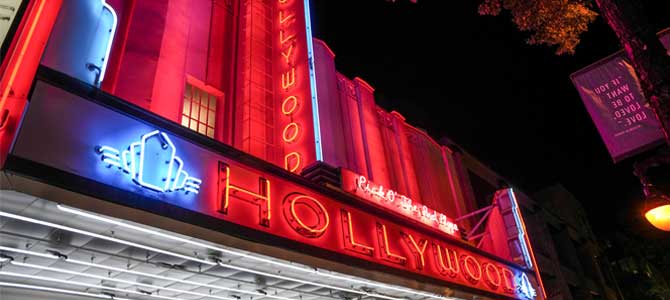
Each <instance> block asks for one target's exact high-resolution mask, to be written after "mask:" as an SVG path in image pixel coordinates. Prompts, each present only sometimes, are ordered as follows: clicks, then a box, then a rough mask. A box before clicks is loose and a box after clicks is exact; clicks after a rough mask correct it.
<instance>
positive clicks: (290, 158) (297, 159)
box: [284, 151, 302, 172]
mask: <svg viewBox="0 0 670 300" xmlns="http://www.w3.org/2000/svg"><path fill="white" fill-rule="evenodd" d="M291 162H293V164H291ZM301 163H302V160H301V156H300V153H298V152H295V151H294V152H291V153H289V154H286V156H284V169H286V170H289V172H295V171H296V170H298V168H300V164H301Z"/></svg>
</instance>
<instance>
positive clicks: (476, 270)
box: [461, 254, 482, 284]
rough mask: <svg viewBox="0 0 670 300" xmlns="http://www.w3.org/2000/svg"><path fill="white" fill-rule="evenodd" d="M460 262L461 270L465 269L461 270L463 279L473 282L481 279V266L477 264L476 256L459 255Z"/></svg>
mask: <svg viewBox="0 0 670 300" xmlns="http://www.w3.org/2000/svg"><path fill="white" fill-rule="evenodd" d="M461 263H462V264H463V271H465V272H463V277H465V279H467V280H468V281H470V282H472V283H473V284H474V283H477V282H479V280H480V279H482V266H480V265H479V262H478V261H477V259H476V258H474V257H472V256H471V255H468V254H464V255H461Z"/></svg>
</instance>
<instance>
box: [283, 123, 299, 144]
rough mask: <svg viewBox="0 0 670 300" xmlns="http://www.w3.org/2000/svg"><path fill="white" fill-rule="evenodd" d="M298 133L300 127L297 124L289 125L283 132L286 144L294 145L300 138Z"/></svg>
mask: <svg viewBox="0 0 670 300" xmlns="http://www.w3.org/2000/svg"><path fill="white" fill-rule="evenodd" d="M298 133H300V126H298V124H297V123H295V122H291V123H288V125H286V127H284V131H282V139H283V140H284V142H287V143H293V142H294V141H295V139H297V138H298Z"/></svg>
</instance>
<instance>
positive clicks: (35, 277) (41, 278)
mask: <svg viewBox="0 0 670 300" xmlns="http://www.w3.org/2000/svg"><path fill="white" fill-rule="evenodd" d="M0 276H10V277H19V278H28V279H35V280H42V281H48V282H58V283H63V284H69V285H77V286H85V287H89V288H95V289H101V290H111V291H117V292H122V293H128V294H135V295H141V296H149V297H153V298H159V299H168V300H183V299H180V298H175V297H168V296H160V295H154V294H145V293H142V292H138V291H133V290H126V289H120V288H115V287H110V286H102V285H97V284H89V283H83V282H75V281H68V280H62V279H55V278H49V277H43V276H35V275H25V274H19V273H12V272H0ZM110 297H111V296H110ZM112 299H120V298H117V297H116V296H114V297H113V298H112Z"/></svg>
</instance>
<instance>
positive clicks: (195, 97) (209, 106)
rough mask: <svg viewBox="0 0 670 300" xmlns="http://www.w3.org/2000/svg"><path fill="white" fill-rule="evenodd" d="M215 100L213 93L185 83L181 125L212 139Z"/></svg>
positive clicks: (214, 122)
mask: <svg viewBox="0 0 670 300" xmlns="http://www.w3.org/2000/svg"><path fill="white" fill-rule="evenodd" d="M217 98H218V97H217V96H215V95H214V93H212V92H208V91H205V89H204V88H201V87H199V86H196V85H194V84H193V83H191V82H187V83H186V91H185V92H184V106H183V110H182V115H181V125H183V126H184V127H188V128H191V129H192V130H193V131H197V132H199V133H201V134H204V135H206V136H208V137H211V138H214V132H215V131H214V129H215V128H216V106H217Z"/></svg>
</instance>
